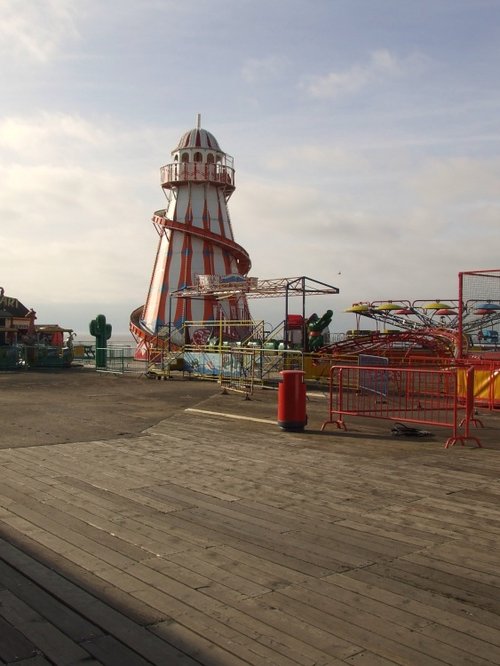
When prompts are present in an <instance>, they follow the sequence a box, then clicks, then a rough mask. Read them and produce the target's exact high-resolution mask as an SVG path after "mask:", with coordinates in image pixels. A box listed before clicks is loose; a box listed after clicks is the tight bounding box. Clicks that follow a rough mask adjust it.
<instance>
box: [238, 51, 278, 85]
mask: <svg viewBox="0 0 500 666" xmlns="http://www.w3.org/2000/svg"><path fill="white" fill-rule="evenodd" d="M288 62H289V61H288V59H287V58H285V57H284V56H280V55H269V56H267V57H265V58H249V59H248V60H246V61H245V62H244V63H243V66H242V68H241V74H242V77H243V79H244V80H245V81H246V82H247V83H252V84H255V83H262V82H267V81H273V80H275V79H276V78H278V77H279V76H280V75H281V74H282V73H283V72H284V71H285V69H286V68H287V66H288Z"/></svg>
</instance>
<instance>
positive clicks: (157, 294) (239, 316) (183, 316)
mask: <svg viewBox="0 0 500 666" xmlns="http://www.w3.org/2000/svg"><path fill="white" fill-rule="evenodd" d="M172 158H173V161H172V162H171V163H170V164H167V165H166V166H164V167H162V168H161V170H160V174H161V186H162V188H163V191H164V192H165V194H166V197H167V202H168V203H167V208H166V209H164V210H158V211H156V212H155V213H154V216H153V224H154V226H155V229H156V231H157V232H158V235H159V242H158V250H157V252H156V258H155V262H154V266H153V273H152V277H151V282H150V286H149V291H148V295H147V299H146V303H145V305H144V306H142V307H140V308H137V309H136V310H135V311H134V312H133V313H132V315H131V321H130V330H131V332H132V334H133V336H134V337H135V339H136V341H137V342H138V349H137V352H138V355H140V354H141V351H144V349H145V347H146V346H147V344H148V343H149V342H150V341H151V340H153V338H154V337H155V336H157V335H158V333H159V332H160V331H165V330H166V329H167V328H168V330H169V333H170V335H171V340H172V342H173V343H174V344H183V343H184V342H186V332H185V331H184V332H182V327H183V323H184V322H186V321H188V322H193V321H196V322H202V321H204V322H206V321H218V320H221V319H223V320H228V321H249V320H250V312H249V308H248V303H247V299H246V296H245V294H244V293H236V294H235V295H232V296H230V297H228V298H225V299H222V300H218V299H217V298H216V297H215V296H214V295H213V293H209V294H207V295H202V296H200V295H197V296H196V297H191V296H183V295H182V290H185V289H188V288H189V287H192V286H195V285H196V284H199V281H200V277H199V276H203V279H205V280H206V279H207V278H206V276H213V277H214V281H215V282H216V281H217V280H218V279H220V280H221V281H224V280H226V281H227V280H233V279H234V280H235V281H237V280H238V279H241V278H244V277H246V275H247V273H248V271H249V270H250V267H251V262H250V257H249V256H248V253H247V252H246V251H245V250H244V249H243V248H242V247H241V246H240V245H238V244H237V243H236V242H235V241H234V237H233V230H232V226H231V220H230V217H229V211H228V207H227V202H228V200H229V198H230V196H231V195H232V193H233V192H234V190H235V182H234V166H233V158H232V157H230V156H229V155H227V154H226V153H225V152H223V151H222V150H221V148H220V146H219V143H218V141H217V139H216V138H215V137H214V135H213V134H211V133H210V132H207V130H205V129H202V128H201V127H200V116H199V115H198V117H197V124H196V127H195V129H192V130H190V131H188V132H186V133H185V134H183V136H182V137H181V139H180V141H179V143H178V144H177V146H176V148H175V149H174V150H173V151H172ZM188 331H189V335H191V336H194V337H195V338H196V340H195V341H196V342H198V343H199V342H203V341H204V340H203V336H205V337H208V336H209V335H210V328H207V327H206V326H203V325H201V324H200V325H199V326H190V327H189V329H188Z"/></svg>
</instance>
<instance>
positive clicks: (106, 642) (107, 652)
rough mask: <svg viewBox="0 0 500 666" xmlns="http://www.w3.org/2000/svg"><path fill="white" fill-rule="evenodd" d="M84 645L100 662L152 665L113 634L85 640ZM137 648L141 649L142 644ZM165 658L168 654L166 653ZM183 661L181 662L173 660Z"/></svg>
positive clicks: (120, 664) (136, 665) (107, 664)
mask: <svg viewBox="0 0 500 666" xmlns="http://www.w3.org/2000/svg"><path fill="white" fill-rule="evenodd" d="M82 647H84V648H85V650H87V651H88V652H89V653H90V654H91V655H93V656H94V657H96V659H98V660H99V662H101V663H103V664H106V666H124V664H126V665H127V666H148V665H149V666H150V664H151V662H150V661H147V660H146V659H143V657H141V656H140V654H138V653H137V652H136V651H135V650H132V649H131V648H130V647H127V646H125V645H123V643H120V642H119V641H117V640H116V638H114V637H113V636H98V637H97V638H93V639H91V640H89V641H84V642H83V643H82ZM137 648H138V649H139V650H140V646H139V645H138V646H137ZM165 658H167V656H166V655H165ZM172 663H173V664H175V663H179V664H180V663H181V662H180V661H179V662H172Z"/></svg>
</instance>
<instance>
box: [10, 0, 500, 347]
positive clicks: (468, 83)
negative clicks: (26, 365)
mask: <svg viewBox="0 0 500 666" xmlns="http://www.w3.org/2000/svg"><path fill="white" fill-rule="evenodd" d="M0 58H1V63H0V64H1V71H2V86H1V88H0V98H1V105H0V109H1V116H0V178H1V180H0V242H1V248H2V252H1V264H0V265H1V270H0V286H2V287H4V289H5V293H6V294H7V295H9V296H14V297H17V298H19V300H21V301H22V302H23V303H24V304H25V305H26V306H27V307H33V308H34V309H35V310H36V311H37V313H38V323H56V322H57V323H60V324H61V325H65V326H68V327H72V328H74V329H75V330H76V331H77V332H78V333H79V334H86V333H87V331H88V321H89V320H90V319H91V318H93V317H95V316H96V315H97V314H99V313H101V312H102V313H104V314H106V316H107V318H108V321H110V322H111V323H112V325H113V330H114V332H115V333H118V332H126V331H127V329H128V318H129V314H130V312H131V311H132V310H133V309H135V308H136V307H137V306H139V305H141V304H143V303H144V301H145V298H146V294H147V290H148V286H149V280H150V276H151V269H152V265H153V260H154V255H155V251H156V245H157V238H158V237H157V234H156V232H155V230H154V228H153V225H152V223H151V216H152V213H153V212H154V211H155V210H157V209H159V208H162V207H164V205H165V197H164V195H163V192H162V190H161V187H160V180H159V169H160V167H161V166H162V165H163V164H167V163H169V162H170V159H171V155H170V153H171V150H172V149H173V148H174V147H175V146H176V144H177V142H178V140H179V138H180V136H181V135H182V134H183V133H184V132H185V131H187V130H188V129H191V128H192V127H194V126H195V124H196V114H197V113H201V119H202V122H201V124H202V127H204V128H205V129H207V130H209V131H210V132H212V133H213V134H214V135H215V137H216V138H217V139H218V141H219V143H220V145H221V147H222V149H223V150H224V151H225V152H227V153H228V154H230V155H232V156H233V157H234V160H235V168H236V185H237V189H236V191H235V193H234V194H233V196H232V197H231V199H230V201H229V211H230V214H231V220H232V226H233V230H234V236H235V240H236V242H238V243H239V244H240V245H242V246H243V247H244V248H245V249H246V250H247V251H248V253H249V254H250V257H251V259H252V263H253V267H252V270H251V275H253V276H255V277H261V278H275V277H287V276H300V275H307V276H310V277H312V278H314V279H316V280H320V281H322V282H326V283H328V284H332V285H335V286H337V287H339V288H340V290H341V292H340V294H339V295H338V296H333V297H323V298H322V299H320V301H319V302H318V301H317V300H315V301H314V302H313V303H312V304H311V306H313V305H314V310H315V311H317V312H318V313H319V314H322V312H321V311H324V310H326V309H328V308H330V309H332V310H334V321H333V324H332V328H333V330H335V331H337V330H344V329H345V327H346V323H345V321H346V318H347V315H342V314H341V313H342V311H343V310H344V309H345V308H346V307H348V306H349V305H350V304H351V303H352V302H354V301H370V300H376V299H377V300H378V299H400V298H405V299H410V300H412V299H427V298H429V299H435V298H440V299H445V298H453V297H455V298H456V295H457V273H458V272H459V271H461V270H471V269H476V268H489V269H492V268H499V267H500V252H499V250H500V151H499V147H500V86H499V78H500V2H499V0H418V1H417V2H415V1H409V0H308V1H307V2H305V1H304V0H182V2H179V1H178V0H175V1H172V2H171V1H169V0H116V1H115V0H1V2H0ZM296 305H297V307H296V308H295V304H293V305H292V307H291V310H292V311H293V310H294V309H297V311H298V312H300V305H299V303H298V302H297V304H296ZM250 306H251V310H252V314H253V315H254V317H255V318H257V319H260V318H263V319H266V320H267V321H271V322H273V323H276V322H278V321H279V320H280V319H281V318H282V317H283V311H284V306H283V304H282V303H280V302H279V301H276V300H274V299H273V300H272V301H270V300H265V301H263V300H255V301H250ZM351 316H352V315H351ZM348 322H349V323H347V327H348V328H350V327H353V326H350V325H349V324H350V323H351V324H352V325H354V321H351V320H350V319H349V320H348Z"/></svg>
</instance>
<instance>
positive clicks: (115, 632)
mask: <svg viewBox="0 0 500 666" xmlns="http://www.w3.org/2000/svg"><path fill="white" fill-rule="evenodd" d="M0 557H1V558H3V559H4V560H5V561H6V562H8V563H9V564H11V565H13V566H15V568H16V569H17V570H18V571H20V572H22V573H24V575H26V576H28V577H29V578H30V579H31V580H32V581H34V582H36V583H37V584H38V585H40V586H41V587H42V588H43V589H45V590H47V591H48V592H49V593H50V594H52V595H54V596H55V597H56V598H58V599H59V600H60V601H62V602H63V603H65V604H67V605H69V606H70V607H72V608H73V609H74V610H75V611H76V612H78V613H80V614H81V615H82V616H83V617H85V618H87V619H88V620H91V621H92V622H94V623H95V624H96V625H97V626H99V627H100V628H101V629H102V630H104V631H105V632H106V633H109V634H110V635H111V636H113V637H114V638H116V639H117V640H118V641H120V642H121V643H123V644H124V645H125V646H127V647H130V648H131V649H132V650H139V651H140V653H141V654H142V656H143V657H144V658H145V659H149V661H152V662H153V663H164V662H165V660H168V659H169V658H171V659H172V663H176V662H175V661H174V660H175V659H177V660H178V663H179V664H183V665H184V664H186V666H187V665H189V666H191V664H193V662H192V660H191V659H189V658H188V657H186V656H185V655H183V654H182V653H179V651H178V650H177V649H175V648H173V647H172V646H170V645H168V644H167V643H165V642H164V641H162V640H160V639H159V638H158V637H155V636H154V635H153V634H151V633H150V632H148V631H147V630H146V629H145V628H144V627H141V626H138V625H137V624H136V623H134V622H133V621H131V620H130V619H129V618H128V617H127V616H125V615H123V614H122V613H120V612H118V611H116V610H115V609H113V608H112V607H110V606H108V605H107V604H106V603H104V602H103V601H102V600H101V599H98V598H96V597H94V596H93V595H91V594H89V593H88V592H86V591H85V590H84V589H82V588H80V587H77V586H76V585H74V584H73V583H72V582H70V581H69V580H67V579H66V578H62V577H61V576H60V575H58V574H57V573H56V572H55V571H53V570H51V569H48V568H47V567H45V566H44V565H43V564H41V563H39V562H36V561H35V560H33V559H32V558H30V557H29V556H27V555H25V554H24V553H22V552H21V551H20V550H19V549H17V548H15V547H14V546H11V545H10V544H8V543H6V542H5V541H3V540H0ZM162 660H163V662H162Z"/></svg>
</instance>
